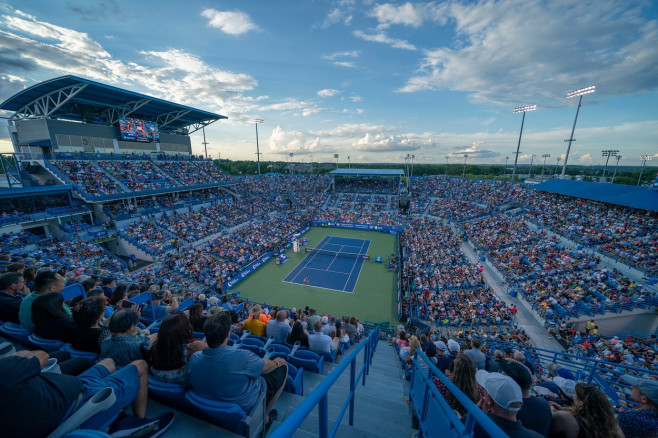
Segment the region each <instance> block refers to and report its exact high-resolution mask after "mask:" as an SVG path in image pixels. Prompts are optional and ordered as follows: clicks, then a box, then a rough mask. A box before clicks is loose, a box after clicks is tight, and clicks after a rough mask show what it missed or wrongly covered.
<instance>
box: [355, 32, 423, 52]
mask: <svg viewBox="0 0 658 438" xmlns="http://www.w3.org/2000/svg"><path fill="white" fill-rule="evenodd" d="M354 36H355V37H357V38H361V39H362V40H366V41H371V42H375V43H383V44H388V45H389V46H391V47H393V48H395V49H404V50H417V49H416V46H414V45H413V44H411V43H409V42H408V41H405V40H401V39H397V38H391V37H389V36H388V35H386V34H385V33H384V32H381V31H379V32H376V33H370V34H367V33H365V32H363V31H360V30H355V31H354Z"/></svg>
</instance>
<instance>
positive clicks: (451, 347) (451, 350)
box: [448, 339, 461, 360]
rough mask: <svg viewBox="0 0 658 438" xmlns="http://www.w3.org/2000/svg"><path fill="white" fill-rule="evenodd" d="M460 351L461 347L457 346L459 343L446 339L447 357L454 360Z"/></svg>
mask: <svg viewBox="0 0 658 438" xmlns="http://www.w3.org/2000/svg"><path fill="white" fill-rule="evenodd" d="M460 351H461V347H460V346H459V342H457V341H455V340H454V339H448V357H449V358H450V359H452V360H454V359H455V358H456V357H457V355H458V354H459V352H460Z"/></svg>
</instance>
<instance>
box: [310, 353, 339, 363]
mask: <svg viewBox="0 0 658 438" xmlns="http://www.w3.org/2000/svg"><path fill="white" fill-rule="evenodd" d="M310 351H312V352H313V353H315V354H317V355H318V356H322V358H323V359H324V361H325V362H331V363H334V353H333V352H331V353H327V352H326V351H317V350H310Z"/></svg>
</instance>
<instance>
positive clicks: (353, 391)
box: [350, 358, 356, 426]
mask: <svg viewBox="0 0 658 438" xmlns="http://www.w3.org/2000/svg"><path fill="white" fill-rule="evenodd" d="M350 395H351V396H352V400H351V401H350V426H354V399H355V398H356V358H354V360H353V361H352V362H350Z"/></svg>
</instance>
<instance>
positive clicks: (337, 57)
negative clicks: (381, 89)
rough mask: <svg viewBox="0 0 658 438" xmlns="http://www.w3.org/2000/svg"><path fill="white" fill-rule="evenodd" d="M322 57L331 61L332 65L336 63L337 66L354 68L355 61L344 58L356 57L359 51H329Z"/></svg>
mask: <svg viewBox="0 0 658 438" xmlns="http://www.w3.org/2000/svg"><path fill="white" fill-rule="evenodd" d="M322 57H323V58H324V59H326V60H328V61H331V63H332V64H333V65H337V66H339V67H347V68H354V67H356V62H354V61H348V60H346V59H345V58H348V59H349V58H352V59H356V58H358V57H359V52H358V51H356V50H346V51H343V52H334V53H330V54H328V55H324V56H322Z"/></svg>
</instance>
